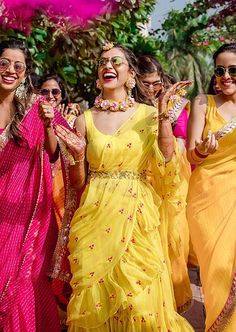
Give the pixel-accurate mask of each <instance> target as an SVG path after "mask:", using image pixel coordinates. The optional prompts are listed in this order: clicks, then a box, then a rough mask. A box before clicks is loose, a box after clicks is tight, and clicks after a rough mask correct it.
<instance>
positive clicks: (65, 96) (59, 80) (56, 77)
mask: <svg viewBox="0 0 236 332" xmlns="http://www.w3.org/2000/svg"><path fill="white" fill-rule="evenodd" d="M50 80H54V81H56V82H57V84H58V85H59V87H60V90H61V97H62V100H61V104H65V106H67V105H68V102H69V97H68V94H67V92H66V89H65V85H64V82H63V80H62V78H61V77H60V76H59V75H57V74H54V73H49V74H46V75H44V76H43V77H41V78H40V79H39V82H38V86H37V88H38V89H40V88H41V87H42V85H43V83H45V82H47V81H50Z"/></svg>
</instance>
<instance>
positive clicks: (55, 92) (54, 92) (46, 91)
mask: <svg viewBox="0 0 236 332" xmlns="http://www.w3.org/2000/svg"><path fill="white" fill-rule="evenodd" d="M50 92H51V94H52V95H53V97H57V96H59V95H60V93H61V90H60V89H57V88H54V89H41V90H40V94H41V95H42V96H49V95H50Z"/></svg>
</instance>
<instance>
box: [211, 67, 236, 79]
mask: <svg viewBox="0 0 236 332" xmlns="http://www.w3.org/2000/svg"><path fill="white" fill-rule="evenodd" d="M214 72H215V75H216V76H217V77H221V76H224V75H225V73H226V72H228V74H229V75H230V76H232V77H235V76H236V66H229V67H228V68H225V67H223V66H217V67H216V68H215V70H214Z"/></svg>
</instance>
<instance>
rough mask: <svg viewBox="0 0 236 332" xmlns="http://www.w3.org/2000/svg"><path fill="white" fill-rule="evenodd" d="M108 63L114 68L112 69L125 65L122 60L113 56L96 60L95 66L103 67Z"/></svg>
mask: <svg viewBox="0 0 236 332" xmlns="http://www.w3.org/2000/svg"><path fill="white" fill-rule="evenodd" d="M108 62H111V64H112V66H114V67H117V66H120V65H122V64H127V63H125V59H124V58H122V57H121V56H118V55H116V56H113V57H112V58H99V59H98V60H97V65H98V67H104V66H106V65H107V64H108ZM127 65H128V64H127Z"/></svg>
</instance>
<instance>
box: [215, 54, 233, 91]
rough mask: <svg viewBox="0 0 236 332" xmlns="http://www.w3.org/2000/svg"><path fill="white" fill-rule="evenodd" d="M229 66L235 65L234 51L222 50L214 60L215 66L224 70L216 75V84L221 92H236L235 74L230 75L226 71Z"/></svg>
mask: <svg viewBox="0 0 236 332" xmlns="http://www.w3.org/2000/svg"><path fill="white" fill-rule="evenodd" d="M230 66H236V53H234V52H230V51H228V52H223V53H220V54H219V55H218V56H217V58H216V60H215V67H224V68H225V69H226V70H225V72H224V75H222V76H216V84H217V85H218V87H219V88H220V90H221V91H222V93H223V94H225V95H228V96H230V95H233V94H236V76H231V75H230V74H229V72H228V68H229V67H230Z"/></svg>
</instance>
